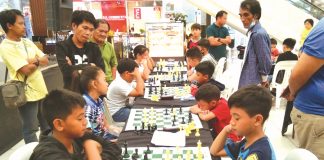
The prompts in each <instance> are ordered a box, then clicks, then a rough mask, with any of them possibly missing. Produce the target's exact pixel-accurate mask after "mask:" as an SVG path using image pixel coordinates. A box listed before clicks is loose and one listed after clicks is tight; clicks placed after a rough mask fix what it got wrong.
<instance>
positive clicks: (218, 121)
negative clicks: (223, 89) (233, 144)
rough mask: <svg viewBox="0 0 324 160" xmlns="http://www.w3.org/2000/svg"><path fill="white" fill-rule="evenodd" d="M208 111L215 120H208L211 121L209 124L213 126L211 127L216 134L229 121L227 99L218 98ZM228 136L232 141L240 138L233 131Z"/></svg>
mask: <svg viewBox="0 0 324 160" xmlns="http://www.w3.org/2000/svg"><path fill="white" fill-rule="evenodd" d="M210 111H211V112H212V113H213V114H214V115H215V120H210V121H211V122H210V123H212V124H211V125H212V126H213V129H214V131H215V133H216V134H217V135H218V134H219V133H220V132H221V131H222V130H223V128H224V127H225V126H227V125H228V124H229V123H230V121H231V114H230V109H229V107H228V104H227V101H226V100H225V99H224V98H220V99H219V100H218V103H217V106H215V107H214V108H213V109H212V110H210ZM228 137H229V138H231V139H232V140H233V141H238V140H240V138H238V136H236V135H235V134H233V133H231V134H230V135H229V136H228Z"/></svg>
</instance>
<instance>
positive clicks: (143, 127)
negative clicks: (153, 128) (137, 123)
mask: <svg viewBox="0 0 324 160" xmlns="http://www.w3.org/2000/svg"><path fill="white" fill-rule="evenodd" d="M144 129H145V124H144V122H142V130H141V132H143V131H144Z"/></svg>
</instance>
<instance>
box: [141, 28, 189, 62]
mask: <svg viewBox="0 0 324 160" xmlns="http://www.w3.org/2000/svg"><path fill="white" fill-rule="evenodd" d="M145 30H146V46H147V47H148V48H149V49H150V56H151V57H182V56H183V53H184V51H183V49H184V47H183V43H184V37H183V24H182V23H168V22H161V23H146V24H145Z"/></svg>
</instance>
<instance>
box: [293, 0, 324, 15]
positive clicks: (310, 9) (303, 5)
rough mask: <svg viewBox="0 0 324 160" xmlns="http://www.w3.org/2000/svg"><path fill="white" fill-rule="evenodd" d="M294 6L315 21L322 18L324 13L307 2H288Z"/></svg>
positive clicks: (302, 0)
mask: <svg viewBox="0 0 324 160" xmlns="http://www.w3.org/2000/svg"><path fill="white" fill-rule="evenodd" d="M288 1H289V2H290V3H291V4H293V5H294V6H296V7H298V8H300V9H302V10H304V11H305V12H307V13H308V14H310V15H312V16H313V17H315V18H317V19H321V18H323V17H324V11H323V10H322V9H321V8H319V7H317V6H315V5H314V4H312V3H311V2H309V1H307V0H288Z"/></svg>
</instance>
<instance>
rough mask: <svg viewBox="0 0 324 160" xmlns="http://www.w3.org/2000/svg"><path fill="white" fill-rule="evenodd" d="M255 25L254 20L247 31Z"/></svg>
mask: <svg viewBox="0 0 324 160" xmlns="http://www.w3.org/2000/svg"><path fill="white" fill-rule="evenodd" d="M254 25H255V20H253V21H252V23H251V24H250V26H249V29H251V28H252V27H253V26H254Z"/></svg>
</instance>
